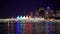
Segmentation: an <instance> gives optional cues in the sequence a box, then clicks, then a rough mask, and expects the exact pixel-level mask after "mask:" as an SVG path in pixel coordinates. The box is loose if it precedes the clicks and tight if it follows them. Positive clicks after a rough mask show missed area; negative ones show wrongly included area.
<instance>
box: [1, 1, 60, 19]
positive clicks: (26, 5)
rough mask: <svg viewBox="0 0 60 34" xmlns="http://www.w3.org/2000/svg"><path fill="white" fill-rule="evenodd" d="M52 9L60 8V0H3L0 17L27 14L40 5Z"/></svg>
mask: <svg viewBox="0 0 60 34" xmlns="http://www.w3.org/2000/svg"><path fill="white" fill-rule="evenodd" d="M48 5H49V6H50V7H51V9H54V10H57V9H60V1H59V0H1V1H0V18H8V17H16V16H18V15H25V14H26V13H27V12H29V11H35V10H37V9H38V8H39V7H44V8H46V7H47V6H48Z"/></svg>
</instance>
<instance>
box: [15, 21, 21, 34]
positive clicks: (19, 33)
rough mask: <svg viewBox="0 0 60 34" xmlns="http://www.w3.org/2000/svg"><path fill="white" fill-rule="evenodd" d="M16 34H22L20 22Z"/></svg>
mask: <svg viewBox="0 0 60 34" xmlns="http://www.w3.org/2000/svg"><path fill="white" fill-rule="evenodd" d="M16 34H21V26H20V22H17V23H16Z"/></svg>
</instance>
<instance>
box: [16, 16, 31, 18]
mask: <svg viewBox="0 0 60 34" xmlns="http://www.w3.org/2000/svg"><path fill="white" fill-rule="evenodd" d="M31 18H32V17H31V16H29V17H28V16H26V17H25V16H17V17H16V19H31Z"/></svg>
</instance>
